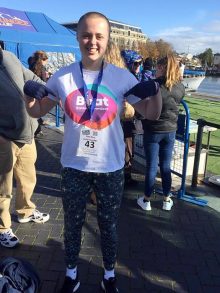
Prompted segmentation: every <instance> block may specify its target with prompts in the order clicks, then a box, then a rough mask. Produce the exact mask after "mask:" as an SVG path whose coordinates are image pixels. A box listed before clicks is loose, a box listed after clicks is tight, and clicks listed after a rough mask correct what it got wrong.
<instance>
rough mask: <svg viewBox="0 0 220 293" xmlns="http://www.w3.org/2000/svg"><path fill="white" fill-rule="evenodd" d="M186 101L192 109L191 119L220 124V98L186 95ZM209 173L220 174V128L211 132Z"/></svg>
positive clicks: (205, 136) (204, 137)
mask: <svg viewBox="0 0 220 293" xmlns="http://www.w3.org/2000/svg"><path fill="white" fill-rule="evenodd" d="M185 101H186V102H187V105H188V107H189V110H190V116H191V119H194V120H197V119H199V118H202V119H205V120H206V121H208V122H212V123H216V124H219V125H220V99H219V101H209V100H208V99H201V98H199V97H193V94H192V96H186V97H185ZM202 142H203V147H204V148H206V145H207V133H204V134H203V141H202ZM207 173H208V174H220V129H219V130H217V131H213V132H212V133H211V139H210V147H209V155H208V161H207Z"/></svg>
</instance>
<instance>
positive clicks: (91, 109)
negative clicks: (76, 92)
mask: <svg viewBox="0 0 220 293" xmlns="http://www.w3.org/2000/svg"><path fill="white" fill-rule="evenodd" d="M79 65H80V71H81V74H82V80H83V91H84V93H83V97H84V99H85V103H86V107H87V109H88V111H89V117H90V119H91V117H92V114H93V112H94V110H95V107H96V100H97V95H98V88H99V86H100V84H101V82H102V76H103V67H104V62H102V66H101V69H100V71H99V75H98V82H97V86H96V88H95V90H92V89H93V87H92V89H91V93H92V98H93V99H92V103H91V104H90V103H89V90H88V88H87V85H86V83H85V80H84V77H83V69H82V62H80V64H79Z"/></svg>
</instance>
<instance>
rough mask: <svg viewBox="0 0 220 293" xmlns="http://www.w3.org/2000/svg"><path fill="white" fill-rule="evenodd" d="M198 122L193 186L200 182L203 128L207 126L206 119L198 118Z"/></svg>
mask: <svg viewBox="0 0 220 293" xmlns="http://www.w3.org/2000/svg"><path fill="white" fill-rule="evenodd" d="M197 124H198V133H197V139H196V151H195V158H194V165H193V175H192V184H191V187H197V184H198V172H199V161H200V154H201V150H202V137H203V129H204V126H205V120H203V119H198V120H197Z"/></svg>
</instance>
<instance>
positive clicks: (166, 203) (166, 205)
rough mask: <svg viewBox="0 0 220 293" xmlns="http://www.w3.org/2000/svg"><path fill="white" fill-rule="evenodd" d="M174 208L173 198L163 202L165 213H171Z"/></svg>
mask: <svg viewBox="0 0 220 293" xmlns="http://www.w3.org/2000/svg"><path fill="white" fill-rule="evenodd" d="M172 206H173V201H172V199H171V198H169V201H165V200H164V201H163V207H162V209H163V210H165V211H170V210H171V208H172Z"/></svg>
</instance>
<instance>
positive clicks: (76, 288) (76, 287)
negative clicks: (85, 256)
mask: <svg viewBox="0 0 220 293" xmlns="http://www.w3.org/2000/svg"><path fill="white" fill-rule="evenodd" d="M79 286H80V282H78V283H77V284H76V286H75V288H74V289H73V292H76V291H77V290H78V289H79Z"/></svg>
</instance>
